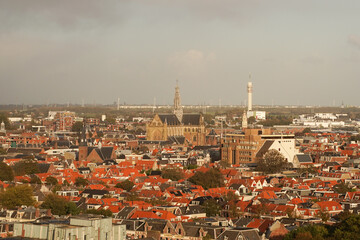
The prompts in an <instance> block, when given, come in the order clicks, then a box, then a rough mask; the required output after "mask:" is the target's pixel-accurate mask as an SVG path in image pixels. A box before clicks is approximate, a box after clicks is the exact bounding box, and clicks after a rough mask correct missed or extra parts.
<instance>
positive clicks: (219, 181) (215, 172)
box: [188, 168, 225, 189]
mask: <svg viewBox="0 0 360 240" xmlns="http://www.w3.org/2000/svg"><path fill="white" fill-rule="evenodd" d="M188 180H189V181H190V182H192V183H194V184H195V185H200V186H202V187H203V188H204V189H209V188H217V187H223V186H224V185H225V184H224V177H223V175H222V174H221V172H220V170H219V169H218V168H211V169H210V170H208V171H207V172H205V173H204V172H196V173H195V174H194V175H193V176H192V177H191V178H189V179H188Z"/></svg>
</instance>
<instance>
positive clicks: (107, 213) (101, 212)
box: [86, 208, 113, 217]
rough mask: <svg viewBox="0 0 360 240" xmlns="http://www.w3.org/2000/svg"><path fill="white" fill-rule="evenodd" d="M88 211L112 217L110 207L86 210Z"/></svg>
mask: <svg viewBox="0 0 360 240" xmlns="http://www.w3.org/2000/svg"><path fill="white" fill-rule="evenodd" d="M86 213H89V214H95V215H103V216H105V217H112V215H113V214H112V212H111V211H110V210H109V209H106V210H105V209H103V208H102V209H89V210H86Z"/></svg>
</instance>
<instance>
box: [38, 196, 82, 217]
mask: <svg viewBox="0 0 360 240" xmlns="http://www.w3.org/2000/svg"><path fill="white" fill-rule="evenodd" d="M40 207H41V208H45V209H51V212H52V214H54V215H69V214H72V215H76V214H79V212H80V211H79V209H78V208H77V207H76V204H75V203H73V202H70V201H67V200H66V199H65V198H62V197H60V196H58V195H56V194H54V193H50V194H48V195H47V196H46V197H45V201H44V202H43V204H41V206H40Z"/></svg>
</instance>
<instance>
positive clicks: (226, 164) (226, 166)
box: [219, 160, 231, 169]
mask: <svg viewBox="0 0 360 240" xmlns="http://www.w3.org/2000/svg"><path fill="white" fill-rule="evenodd" d="M219 164H220V166H221V167H222V168H224V169H226V168H228V167H230V166H231V165H230V163H228V162H227V161H226V160H220V162H219Z"/></svg>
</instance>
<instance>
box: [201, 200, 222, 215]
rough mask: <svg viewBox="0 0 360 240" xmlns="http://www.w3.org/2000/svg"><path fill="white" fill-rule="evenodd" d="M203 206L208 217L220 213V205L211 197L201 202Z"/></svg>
mask: <svg viewBox="0 0 360 240" xmlns="http://www.w3.org/2000/svg"><path fill="white" fill-rule="evenodd" d="M203 207H204V210H205V212H206V216H208V217H215V216H218V215H219V214H220V210H221V208H220V205H219V204H218V203H217V202H216V200H215V199H213V198H212V199H209V200H206V201H205V202H204V204H203Z"/></svg>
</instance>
